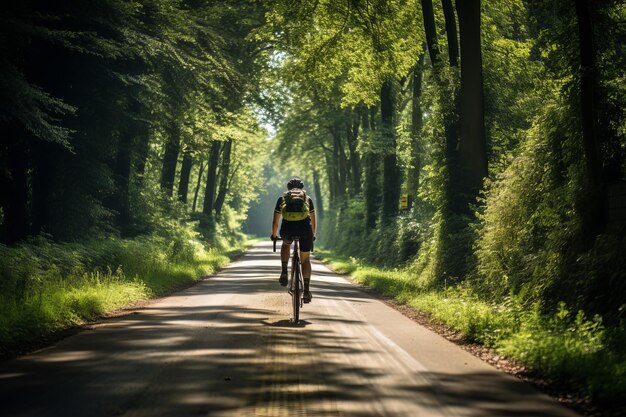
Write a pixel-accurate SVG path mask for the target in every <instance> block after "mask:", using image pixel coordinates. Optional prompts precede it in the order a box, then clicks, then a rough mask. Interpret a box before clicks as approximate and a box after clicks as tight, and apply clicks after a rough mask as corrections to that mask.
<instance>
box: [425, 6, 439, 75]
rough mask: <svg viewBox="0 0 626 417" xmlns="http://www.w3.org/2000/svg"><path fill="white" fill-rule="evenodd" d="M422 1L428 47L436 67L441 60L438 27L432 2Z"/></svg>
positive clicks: (431, 60) (431, 59)
mask: <svg viewBox="0 0 626 417" xmlns="http://www.w3.org/2000/svg"><path fill="white" fill-rule="evenodd" d="M421 1H422V17H423V19H424V32H426V45H427V46H428V54H429V56H430V62H431V63H432V64H433V66H435V65H436V64H437V62H438V60H439V45H438V44H437V27H436V25H435V13H434V11H433V1H432V0H421Z"/></svg>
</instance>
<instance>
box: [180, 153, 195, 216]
mask: <svg viewBox="0 0 626 417" xmlns="http://www.w3.org/2000/svg"><path fill="white" fill-rule="evenodd" d="M192 165H193V158H192V157H191V152H189V150H188V149H186V150H185V151H184V152H183V162H182V165H181V166H180V180H179V182H178V200H179V201H182V202H183V203H185V204H186V203H187V194H189V177H190V176H191V166H192Z"/></svg>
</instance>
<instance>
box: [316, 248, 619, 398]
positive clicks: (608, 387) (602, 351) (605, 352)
mask: <svg viewBox="0 0 626 417" xmlns="http://www.w3.org/2000/svg"><path fill="white" fill-rule="evenodd" d="M316 257H318V258H320V259H322V260H323V261H324V262H326V263H328V264H329V266H330V267H331V268H332V269H333V270H335V271H337V272H339V273H341V274H346V275H351V276H352V277H353V278H354V279H355V280H356V281H357V282H358V283H360V284H362V285H364V286H366V287H368V288H371V289H374V290H375V291H376V292H378V293H380V294H383V295H384V296H387V297H391V298H393V299H394V300H395V301H397V302H398V303H401V304H405V305H407V306H410V307H412V308H414V309H416V310H419V311H422V312H426V313H428V315H429V316H430V317H431V318H432V319H433V320H435V321H437V322H439V323H442V324H445V325H446V326H448V327H450V328H452V329H454V330H455V331H457V332H460V333H461V334H462V335H463V337H464V338H465V339H466V340H467V341H470V342H477V343H481V344H484V345H486V346H488V347H491V348H494V349H496V350H497V352H499V353H500V354H502V355H504V356H506V357H508V358H511V359H514V360H516V361H517V362H518V363H520V364H523V365H524V366H525V367H527V368H528V369H529V370H530V371H534V372H538V373H539V374H540V375H541V376H542V377H546V378H550V379H553V380H558V381H563V384H564V385H566V386H569V389H571V390H576V391H578V392H579V393H582V396H583V397H586V396H590V397H593V398H595V399H596V400H597V401H601V402H604V403H606V404H616V405H617V404H619V402H620V401H621V399H623V398H624V397H625V396H626V385H625V384H624V380H625V378H626V351H624V349H623V346H624V342H625V341H626V331H625V329H624V328H623V327H619V326H618V327H610V328H607V327H605V326H604V325H603V323H602V321H601V319H600V318H599V317H597V316H596V317H587V316H586V315H585V313H584V312H583V311H582V310H579V311H573V310H570V309H568V306H567V305H565V303H560V304H559V305H558V306H556V308H554V309H552V310H550V311H545V310H544V309H543V308H542V306H541V305H540V304H539V303H535V304H534V305H533V306H531V307H530V308H528V307H527V306H525V305H524V304H523V303H522V302H521V301H520V300H519V299H518V298H516V297H514V296H512V297H508V298H506V299H505V300H504V301H502V302H500V303H495V302H486V301H485V300H484V298H482V297H479V296H477V295H476V293H475V290H474V289H472V288H471V287H469V286H468V285H454V286H449V287H446V288H441V289H439V290H434V289H432V288H428V287H425V286H423V285H420V284H418V283H417V281H416V280H415V279H414V272H413V271H411V270H410V269H408V268H400V269H397V268H396V269H388V268H387V269H385V268H379V267H374V266H371V265H367V264H364V263H363V262H360V261H358V260H356V259H355V258H344V257H338V256H335V255H332V254H331V253H330V252H329V251H326V250H317V251H316Z"/></svg>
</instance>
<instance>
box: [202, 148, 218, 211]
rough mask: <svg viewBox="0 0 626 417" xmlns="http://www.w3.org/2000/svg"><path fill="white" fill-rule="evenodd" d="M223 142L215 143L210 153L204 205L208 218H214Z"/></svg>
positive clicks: (203, 208) (203, 209)
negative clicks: (218, 168) (218, 167)
mask: <svg viewBox="0 0 626 417" xmlns="http://www.w3.org/2000/svg"><path fill="white" fill-rule="evenodd" d="M221 143H222V142H220V141H217V140H216V141H213V142H212V143H211V150H210V152H209V165H208V166H207V180H206V188H205V191H204V204H203V206H202V213H204V215H205V216H207V217H208V218H212V217H213V202H214V201H215V188H216V186H217V166H218V162H219V157H220V145H221Z"/></svg>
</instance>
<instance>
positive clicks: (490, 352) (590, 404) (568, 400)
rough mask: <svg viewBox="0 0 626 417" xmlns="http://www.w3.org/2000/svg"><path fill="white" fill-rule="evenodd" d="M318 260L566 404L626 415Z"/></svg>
mask: <svg viewBox="0 0 626 417" xmlns="http://www.w3.org/2000/svg"><path fill="white" fill-rule="evenodd" d="M317 261H319V262H321V263H323V264H324V265H325V266H326V267H327V268H328V269H330V270H331V271H333V272H334V273H336V274H337V275H340V276H342V277H343V278H345V279H347V280H348V281H350V282H351V283H352V284H354V285H355V286H357V287H358V288H360V289H361V290H362V291H364V292H366V293H367V294H370V295H371V296H373V297H375V298H377V299H379V300H381V301H382V302H384V303H385V304H387V305H388V306H390V307H391V308H393V309H395V310H397V311H399V312H400V313H402V314H403V315H404V316H406V317H408V318H409V319H411V320H413V321H414V322H416V323H418V324H420V325H421V326H424V327H426V328H427V329H429V330H431V331H433V332H435V333H437V334H438V335H440V336H442V337H444V338H445V339H447V340H448V341H450V342H452V343H454V344H456V345H458V346H459V347H461V348H462V349H464V350H466V351H467V352H469V353H471V354H472V355H474V356H476V357H477V358H479V359H481V360H483V361H484V362H487V363H488V364H490V365H492V366H493V367H495V368H497V369H499V370H500V371H502V372H506V373H507V374H509V375H512V376H515V377H516V378H518V379H521V380H523V381H524V382H527V383H529V384H531V385H533V386H535V387H536V388H537V389H539V390H541V391H542V392H544V393H546V394H548V395H549V396H550V397H552V398H553V399H555V400H556V401H558V402H559V403H560V404H563V405H564V406H566V407H568V408H571V409H572V410H574V411H576V412H578V413H580V414H582V415H584V416H587V417H626V411H624V410H615V409H611V408H609V406H608V405H605V404H601V403H600V404H598V403H596V402H594V401H592V399H591V398H589V397H587V396H584V395H582V394H581V393H579V392H576V391H575V390H572V388H571V387H569V386H568V385H567V384H566V383H565V382H564V381H559V380H554V379H550V378H547V377H545V376H543V375H541V374H540V373H538V372H536V371H533V370H530V369H528V368H526V367H525V366H524V365H523V364H520V363H519V362H516V361H514V360H512V359H510V358H507V357H505V356H502V355H501V354H500V353H498V352H497V351H496V350H495V349H492V348H488V347H486V346H484V345H481V344H479V343H476V342H472V341H468V340H467V339H466V338H465V337H464V336H463V334H461V333H460V332H458V331H456V330H454V329H452V328H450V327H448V326H446V325H445V324H443V323H441V322H439V321H437V320H435V319H433V318H432V317H431V316H430V315H429V314H428V313H425V312H423V311H420V310H417V309H415V308H413V307H409V306H407V305H406V304H401V303H399V302H397V301H396V300H394V299H393V298H392V297H388V296H385V295H384V294H382V293H380V292H379V291H376V290H375V289H373V288H370V287H367V286H365V285H363V284H361V283H359V282H358V281H356V280H355V279H354V278H353V277H352V276H350V275H347V274H342V273H340V272H337V271H335V270H333V269H332V268H331V265H330V264H329V263H327V262H325V261H324V260H320V259H317Z"/></svg>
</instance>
